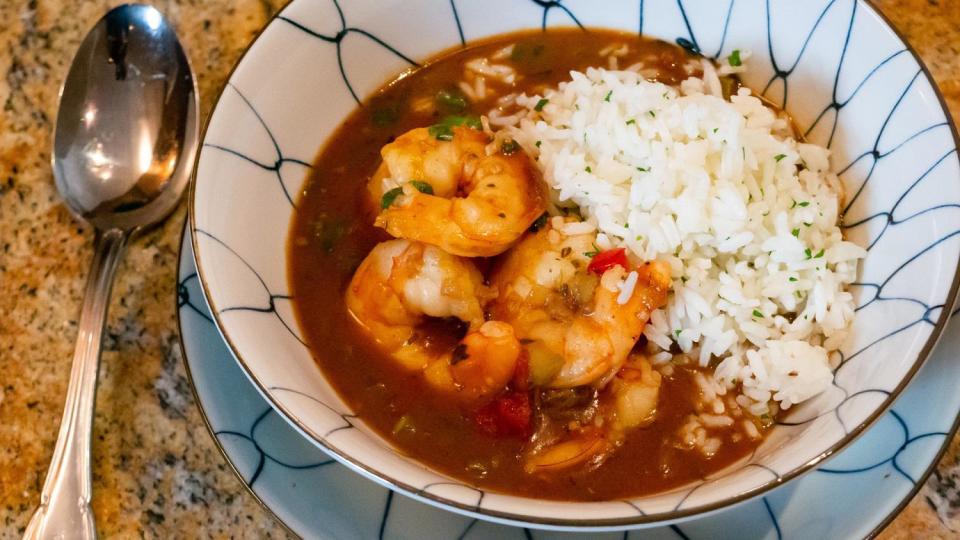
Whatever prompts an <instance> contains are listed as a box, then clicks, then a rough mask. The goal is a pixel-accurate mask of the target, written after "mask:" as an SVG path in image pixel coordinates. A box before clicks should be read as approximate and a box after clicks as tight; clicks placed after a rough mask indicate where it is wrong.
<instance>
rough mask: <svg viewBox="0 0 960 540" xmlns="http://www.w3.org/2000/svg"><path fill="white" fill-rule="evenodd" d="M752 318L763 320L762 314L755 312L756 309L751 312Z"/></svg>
mask: <svg viewBox="0 0 960 540" xmlns="http://www.w3.org/2000/svg"><path fill="white" fill-rule="evenodd" d="M753 316H754V317H756V318H758V319H762V318H763V313H760V311H759V310H756V309H755V310H753Z"/></svg>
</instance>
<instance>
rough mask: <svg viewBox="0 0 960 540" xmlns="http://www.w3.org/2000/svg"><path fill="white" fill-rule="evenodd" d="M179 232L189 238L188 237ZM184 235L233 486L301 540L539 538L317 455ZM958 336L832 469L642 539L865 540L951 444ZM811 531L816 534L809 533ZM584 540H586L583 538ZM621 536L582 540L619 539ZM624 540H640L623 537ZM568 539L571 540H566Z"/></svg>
mask: <svg viewBox="0 0 960 540" xmlns="http://www.w3.org/2000/svg"><path fill="white" fill-rule="evenodd" d="M185 233H186V232H185ZM196 272H197V270H196V265H195V264H194V262H193V251H192V249H191V247H190V245H189V241H188V239H187V237H186V234H184V241H183V250H182V252H181V259H180V272H179V277H178V282H179V286H178V305H179V313H178V315H179V320H180V325H181V340H182V341H181V342H182V344H183V347H184V361H185V363H186V365H187V367H188V369H189V371H190V374H191V380H192V382H193V384H194V387H195V389H196V391H197V396H198V398H199V402H200V407H201V408H202V410H203V413H204V416H205V418H206V420H207V422H208V427H209V428H210V430H211V434H212V435H213V436H214V437H215V439H216V442H217V443H218V445H219V446H220V447H221V449H222V450H223V451H224V453H225V454H226V457H227V459H228V461H229V462H230V463H231V465H232V466H233V467H234V469H235V470H236V471H237V474H238V475H239V477H240V479H241V480H242V481H243V482H244V484H246V485H247V486H248V487H249V488H250V489H251V490H252V491H253V493H254V494H255V495H256V496H257V497H258V498H259V499H260V500H261V501H262V502H263V503H264V505H265V506H266V507H267V508H269V509H270V510H271V511H272V512H273V513H274V514H275V515H276V516H277V517H278V518H279V519H281V520H282V521H283V522H284V523H285V524H286V525H287V526H288V527H290V528H291V529H293V531H294V532H295V533H297V534H299V535H300V536H302V537H304V538H336V539H337V540H346V539H349V538H374V537H379V538H410V539H419V538H427V537H429V538H437V539H440V538H449V539H451V540H452V539H455V538H465V539H468V540H483V539H488V538H489V539H494V538H498V539H499V538H507V539H509V538H516V539H517V540H521V539H524V538H537V539H543V538H548V537H551V535H550V534H548V533H544V532H542V531H530V530H525V529H519V528H507V527H506V526H503V525H495V524H492V523H483V522H478V521H477V520H476V519H475V518H467V517H463V516H457V515H455V514H452V513H449V512H444V511H442V510H438V509H436V508H432V507H430V506H427V505H424V504H420V503H417V502H413V501H410V500H407V499H405V498H403V497H394V492H393V491H390V490H387V489H386V488H382V487H380V486H377V485H375V484H373V483H372V482H369V481H367V480H366V479H364V478H362V477H360V476H358V475H356V474H354V473H353V472H351V471H349V470H348V469H347V468H345V467H343V466H342V465H340V464H339V463H337V462H336V461H334V460H333V459H331V458H330V457H329V456H328V455H327V454H325V453H324V452H322V451H320V450H319V449H317V448H316V447H315V446H313V445H312V444H311V443H310V442H309V440H307V439H306V438H305V437H304V436H303V435H301V434H299V433H298V432H297V431H296V430H295V429H294V428H293V427H292V426H291V425H289V424H288V423H287V422H286V421H284V420H283V419H282V418H281V417H280V415H278V414H277V413H276V411H274V410H273V408H272V407H270V406H269V405H268V404H267V402H266V401H265V400H264V399H263V397H262V396H261V395H260V394H259V393H257V390H256V388H255V387H254V385H253V384H252V383H251V382H250V381H249V379H247V378H246V376H245V375H244V373H243V370H242V369H241V368H240V366H239V365H237V363H236V361H235V360H234V359H233V357H232V356H231V355H230V351H229V349H227V346H226V344H225V343H223V340H222V338H221V337H220V335H219V334H218V333H217V330H216V328H215V327H214V325H213V319H212V318H211V317H210V315H209V311H208V310H207V306H206V303H205V302H204V300H203V293H202V291H201V290H200V284H199V282H198V280H197V273H196ZM958 349H960V328H958V327H957V326H956V325H951V326H950V327H948V329H947V332H946V334H945V337H944V343H943V344H942V346H941V347H940V348H939V349H938V350H937V352H936V353H935V354H934V355H933V357H932V358H931V359H930V361H929V362H928V363H927V364H926V365H925V366H924V368H923V369H922V370H921V372H920V373H919V374H918V375H917V378H916V380H915V381H914V382H913V383H912V384H911V385H910V386H909V387H908V388H907V390H906V391H904V393H903V395H902V396H901V397H900V399H898V400H897V403H896V405H894V408H893V410H891V411H890V412H888V413H887V414H886V415H885V416H884V417H883V419H882V420H881V421H880V422H878V423H877V424H876V425H874V426H872V427H871V428H870V429H869V430H867V432H866V433H865V434H864V435H863V437H861V438H860V439H858V440H857V441H856V442H855V443H853V444H852V445H851V446H850V447H849V448H847V449H845V450H843V452H841V453H840V454H839V455H838V456H837V458H836V459H834V460H832V461H831V462H830V463H828V464H827V465H825V466H824V467H821V468H820V469H818V470H817V471H816V472H814V473H811V474H810V475H807V476H805V477H803V478H801V479H799V480H797V481H796V482H793V483H791V484H790V485H789V486H787V487H785V488H784V489H781V490H777V491H775V492H773V493H772V494H769V495H766V496H764V497H763V498H762V499H759V500H756V499H755V500H753V501H751V502H748V503H746V504H743V505H740V506H737V507H735V508H731V509H729V510H724V511H721V512H719V513H716V514H712V515H710V516H708V517H703V518H696V519H693V520H690V521H687V522H684V523H679V524H675V525H671V526H667V527H662V528H657V529H648V530H645V531H643V533H642V534H643V537H644V538H660V537H662V538H670V539H683V538H691V539H696V538H704V539H707V538H711V539H719V538H724V537H727V538H755V539H761V538H765V539H770V540H774V539H780V538H809V537H811V536H814V534H813V533H814V532H815V533H816V536H817V537H820V538H863V537H866V536H869V535H870V533H871V532H875V531H876V530H877V529H878V528H879V527H880V526H882V525H883V524H886V523H887V522H888V521H889V520H890V519H892V518H893V517H894V516H895V515H896V511H898V510H899V509H900V508H901V507H902V506H903V505H904V504H906V503H907V502H908V501H909V500H910V499H911V498H913V496H914V494H915V493H916V491H917V490H918V489H919V488H920V486H921V484H922V483H923V479H924V478H925V477H926V474H927V472H928V471H929V468H930V467H933V466H934V465H935V464H936V463H937V461H939V457H938V456H939V455H940V453H941V452H942V451H943V450H945V448H946V445H947V444H948V443H949V441H950V440H951V439H952V437H953V434H954V432H955V430H956V425H955V421H956V418H957V414H958V412H960V394H958V393H956V392H952V391H951V388H952V383H951V381H956V380H957V379H958V377H960V362H957V361H956V351H957V350H958ZM811 524H817V527H818V529H817V531H812V530H811V529H810V526H811ZM586 537H587V536H584V538H586ZM624 537H625V534H623V533H616V534H614V533H609V534H607V535H597V534H595V533H594V534H591V535H590V536H589V538H609V539H610V540H613V539H619V538H624ZM626 537H627V538H639V535H629V536H626ZM564 538H570V536H568V535H567V536H564Z"/></svg>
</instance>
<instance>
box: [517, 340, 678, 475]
mask: <svg viewBox="0 0 960 540" xmlns="http://www.w3.org/2000/svg"><path fill="white" fill-rule="evenodd" d="M661 382H662V377H661V375H660V373H658V372H656V371H654V370H653V367H652V366H651V365H650V362H649V361H647V359H645V358H643V357H641V356H638V355H634V356H631V357H630V358H629V359H628V360H627V362H626V363H625V364H624V366H623V367H622V368H620V371H618V372H617V374H616V376H615V377H614V378H613V380H612V381H611V383H610V384H609V385H608V386H607V387H606V388H605V389H604V391H603V394H602V395H601V396H599V397H598V399H597V402H598V403H597V405H596V407H595V408H594V409H592V410H591V409H588V410H587V415H586V416H585V418H582V419H580V420H579V421H578V422H574V423H572V425H571V424H570V423H567V424H565V425H564V426H563V428H564V429H563V430H562V431H561V434H560V435H557V434H553V435H552V436H551V434H550V433H549V428H548V429H542V430H541V431H542V433H541V434H539V435H540V436H539V437H538V438H539V440H538V441H536V442H537V443H538V444H534V445H533V446H532V447H531V448H530V449H528V451H527V452H526V454H525V459H524V469H525V470H526V471H527V472H529V473H535V472H546V471H556V470H560V469H567V468H570V467H574V466H586V467H588V468H595V467H598V466H599V465H600V464H602V463H603V462H604V461H605V460H606V459H607V458H608V457H610V456H611V455H612V454H613V453H614V451H616V449H617V448H619V447H620V446H621V445H622V444H623V442H624V440H625V438H626V434H627V432H629V431H630V430H633V429H637V428H641V427H644V426H646V425H649V424H650V423H651V422H653V420H654V418H655V417H656V412H657V405H658V401H659V398H660V385H661ZM549 422H550V420H549V419H548V420H545V421H543V422H542V424H543V425H546V424H548V423H549Z"/></svg>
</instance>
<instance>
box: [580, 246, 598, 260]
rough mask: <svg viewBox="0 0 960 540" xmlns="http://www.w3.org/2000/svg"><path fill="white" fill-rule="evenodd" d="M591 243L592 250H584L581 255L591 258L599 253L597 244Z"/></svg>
mask: <svg viewBox="0 0 960 540" xmlns="http://www.w3.org/2000/svg"><path fill="white" fill-rule="evenodd" d="M591 245H592V246H593V251H585V252H583V256H584V257H587V258H590V259H592V258H594V257H596V256H597V255H599V254H600V248H599V247H598V246H597V244H595V243H591Z"/></svg>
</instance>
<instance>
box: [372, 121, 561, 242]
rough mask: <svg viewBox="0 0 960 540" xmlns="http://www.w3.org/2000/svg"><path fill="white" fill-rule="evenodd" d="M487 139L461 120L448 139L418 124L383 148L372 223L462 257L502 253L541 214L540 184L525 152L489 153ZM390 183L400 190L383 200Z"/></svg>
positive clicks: (375, 182) (542, 192)
mask: <svg viewBox="0 0 960 540" xmlns="http://www.w3.org/2000/svg"><path fill="white" fill-rule="evenodd" d="M487 145H488V140H487V135H486V134H484V133H483V132H481V131H477V130H474V129H470V128H467V127H459V126H458V127H454V128H452V136H451V138H450V140H439V139H437V138H436V137H434V136H433V135H431V134H430V132H429V130H428V129H427V128H417V129H413V130H410V131H408V132H407V133H405V134H403V135H401V136H400V137H397V139H396V140H394V141H393V142H391V143H390V144H387V145H386V146H384V147H383V149H382V150H381V152H380V153H381V156H382V157H383V163H382V165H381V166H380V168H379V169H378V170H377V172H376V173H375V174H374V175H373V177H372V178H371V179H370V182H369V184H368V186H367V189H368V192H369V193H370V195H371V197H372V198H373V199H374V201H375V202H376V203H377V205H378V207H379V208H381V210H380V213H379V215H377V218H376V221H375V224H376V226H378V227H381V228H383V229H385V230H386V231H387V232H388V233H390V234H391V235H392V236H394V237H397V238H407V239H410V240H416V241H419V242H424V243H427V244H431V245H434V246H438V247H440V248H442V249H443V250H445V251H447V252H448V253H451V254H454V255H459V256H462V257H492V256H494V255H499V254H500V253H503V252H504V251H506V250H507V249H508V248H509V247H510V246H511V245H512V244H513V243H514V242H516V241H517V239H518V238H520V236H521V235H522V234H523V233H524V231H526V230H527V228H529V227H530V225H531V224H532V223H533V222H534V221H535V220H536V219H537V218H538V217H540V215H541V214H543V212H544V209H545V208H546V194H545V188H544V185H543V182H542V180H541V178H540V175H539V173H538V172H537V170H536V168H535V167H534V166H533V164H532V163H531V161H530V158H529V157H528V156H527V155H526V154H524V153H523V152H521V151H514V152H512V153H509V154H506V153H504V152H502V151H499V152H496V153H493V154H489V155H488V153H487ZM391 186H396V187H393V188H391ZM391 189H392V190H397V189H399V190H401V191H402V193H396V192H395V193H396V194H395V195H393V196H391V197H390V198H385V194H387V193H388V192H390V190H391Z"/></svg>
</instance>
